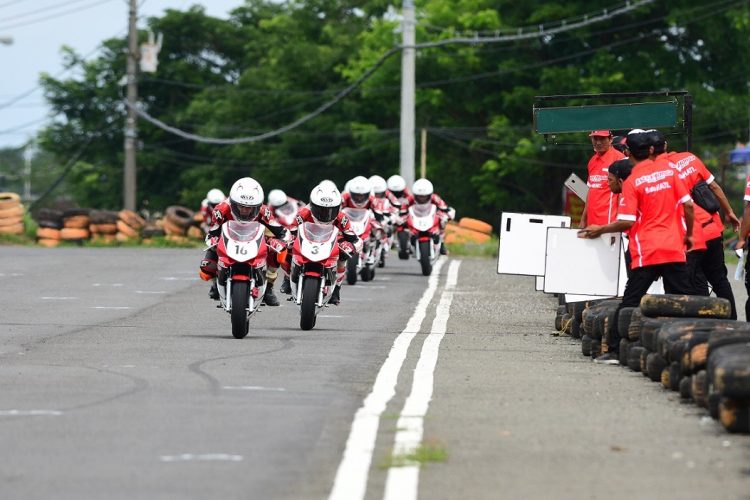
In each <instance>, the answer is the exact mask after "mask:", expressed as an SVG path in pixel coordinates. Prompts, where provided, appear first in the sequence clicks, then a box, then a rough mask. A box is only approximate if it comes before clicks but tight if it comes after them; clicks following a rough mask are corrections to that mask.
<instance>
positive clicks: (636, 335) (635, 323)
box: [628, 309, 643, 342]
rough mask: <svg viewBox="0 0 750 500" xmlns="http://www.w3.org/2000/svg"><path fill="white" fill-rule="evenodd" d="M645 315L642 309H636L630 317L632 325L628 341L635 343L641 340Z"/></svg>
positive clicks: (629, 329)
mask: <svg viewBox="0 0 750 500" xmlns="http://www.w3.org/2000/svg"><path fill="white" fill-rule="evenodd" d="M642 320H643V313H642V312H641V310H640V309H635V310H634V311H633V314H631V316H630V325H628V340H630V341H631V342H635V341H636V340H640V339H641V321H642Z"/></svg>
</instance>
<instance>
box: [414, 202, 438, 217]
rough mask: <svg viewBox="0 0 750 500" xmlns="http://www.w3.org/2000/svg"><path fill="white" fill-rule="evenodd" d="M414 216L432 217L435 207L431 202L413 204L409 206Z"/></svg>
mask: <svg viewBox="0 0 750 500" xmlns="http://www.w3.org/2000/svg"><path fill="white" fill-rule="evenodd" d="M409 210H411V213H412V214H413V215H414V217H432V216H433V215H435V211H436V210H437V208H436V207H435V205H433V204H432V203H422V204H419V203H417V204H414V205H412V206H411V207H409Z"/></svg>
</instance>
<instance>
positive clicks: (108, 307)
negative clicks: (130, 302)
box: [91, 306, 132, 309]
mask: <svg viewBox="0 0 750 500" xmlns="http://www.w3.org/2000/svg"><path fill="white" fill-rule="evenodd" d="M91 309H132V307H127V306H93V307H91Z"/></svg>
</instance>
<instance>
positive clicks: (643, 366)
mask: <svg viewBox="0 0 750 500" xmlns="http://www.w3.org/2000/svg"><path fill="white" fill-rule="evenodd" d="M649 354H651V351H649V350H648V349H646V348H644V350H643V352H642V353H641V375H643V376H644V377H648V371H647V370H646V360H647V359H648V355H649Z"/></svg>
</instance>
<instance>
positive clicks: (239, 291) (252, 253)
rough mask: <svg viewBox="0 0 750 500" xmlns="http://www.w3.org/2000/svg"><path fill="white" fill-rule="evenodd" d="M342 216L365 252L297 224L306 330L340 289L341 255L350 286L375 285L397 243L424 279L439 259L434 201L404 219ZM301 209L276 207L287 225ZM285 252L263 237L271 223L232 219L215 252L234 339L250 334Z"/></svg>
mask: <svg viewBox="0 0 750 500" xmlns="http://www.w3.org/2000/svg"><path fill="white" fill-rule="evenodd" d="M343 211H344V212H345V213H346V214H347V217H349V219H350V223H351V227H352V230H353V231H354V232H355V233H356V234H357V236H359V237H360V238H361V239H362V241H363V243H364V244H363V245H362V249H361V251H359V252H357V251H353V252H352V251H351V247H350V246H346V245H345V244H344V243H341V242H340V241H339V231H338V229H337V228H336V227H335V226H333V225H329V224H316V223H311V222H305V223H303V224H302V225H300V226H299V227H298V230H297V237H296V238H295V240H294V243H293V245H292V246H291V252H292V267H291V275H290V285H291V289H292V298H291V300H293V301H294V302H295V303H296V304H297V305H298V306H299V309H300V323H299V324H300V328H301V329H302V330H311V329H312V328H314V327H315V323H316V320H317V316H318V313H319V312H320V311H321V310H322V309H323V308H324V307H326V306H327V304H328V301H329V300H330V298H331V295H332V294H333V289H334V287H335V284H336V265H337V261H338V259H339V254H340V253H341V252H344V253H346V254H347V255H348V259H347V270H346V280H347V283H349V284H350V285H353V284H355V283H356V282H357V279H358V278H361V279H362V281H371V280H372V279H373V278H374V277H375V269H376V268H378V267H380V268H382V267H384V266H385V261H386V257H387V255H388V254H389V252H390V250H391V248H392V246H393V244H394V243H395V242H397V243H398V256H399V258H400V259H402V260H408V259H409V258H410V256H414V257H415V258H416V259H417V261H418V262H419V264H420V267H421V270H422V274H423V275H424V276H429V275H430V274H431V273H432V265H433V263H434V262H435V261H436V260H437V259H438V257H439V256H440V247H441V244H442V237H441V230H440V218H439V217H438V214H437V209H436V207H435V206H434V205H432V204H427V205H413V206H411V207H410V208H409V211H408V214H407V215H406V216H405V217H403V218H402V217H400V216H399V215H398V214H389V215H387V216H386V218H385V220H383V221H382V222H379V221H378V220H377V219H376V218H375V215H374V213H373V212H372V211H371V210H369V209H359V208H344V209H343ZM296 212H297V208H296V207H295V206H294V205H292V204H289V205H288V206H285V207H281V208H280V209H277V211H276V217H277V219H278V220H279V221H280V222H281V224H283V225H286V226H287V227H288V226H291V225H292V224H293V221H294V218H295V216H296ZM286 251H287V249H286V245H284V244H283V243H281V242H279V241H278V240H275V239H273V238H267V237H266V236H265V226H263V225H262V224H260V223H259V222H241V221H229V222H227V223H225V224H224V225H223V226H222V231H221V236H220V238H219V240H218V244H217V254H218V257H219V260H220V261H221V264H222V266H221V267H223V268H225V269H226V271H225V272H224V273H222V274H220V276H219V278H218V279H217V289H218V291H219V300H220V304H221V305H220V307H222V308H223V309H224V310H225V311H226V312H227V313H229V314H230V317H231V325H232V335H233V336H234V337H235V338H238V339H241V338H244V337H245V336H246V335H247V334H248V332H249V328H250V318H251V317H252V316H253V314H255V312H256V311H257V310H258V308H259V307H260V304H261V302H262V298H263V295H264V293H265V290H266V285H267V282H266V259H267V257H268V252H277V253H278V254H279V261H280V262H282V261H283V259H284V258H285V255H284V253H285V252H286Z"/></svg>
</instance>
